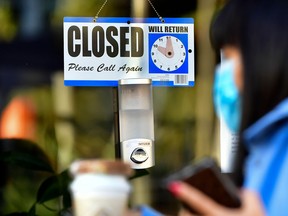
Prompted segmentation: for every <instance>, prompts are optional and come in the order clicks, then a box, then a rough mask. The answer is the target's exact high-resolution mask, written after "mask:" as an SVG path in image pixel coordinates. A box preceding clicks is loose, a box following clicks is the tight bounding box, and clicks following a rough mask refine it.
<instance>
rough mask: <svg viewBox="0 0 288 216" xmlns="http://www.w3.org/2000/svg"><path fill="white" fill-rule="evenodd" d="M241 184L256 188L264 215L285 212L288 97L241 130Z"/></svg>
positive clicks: (276, 215)
mask: <svg viewBox="0 0 288 216" xmlns="http://www.w3.org/2000/svg"><path fill="white" fill-rule="evenodd" d="M243 138H244V141H245V144H246V146H247V148H248V150H249V156H248V158H247V160H246V164H245V180H244V187H245V188H248V189H251V190H254V191H257V192H258V193H259V194H260V196H261V198H262V201H263V204H264V207H265V210H266V214H267V215H268V216H287V215H288V99H286V100H284V101H282V102H281V103H280V104H279V105H278V106H276V107H275V109H273V110H272V111H270V112H269V113H268V114H266V115H265V116H264V117H262V118H261V119H259V120H258V121H257V122H256V123H254V124H253V125H252V126H251V127H249V128H248V129H247V130H245V131H244V134H243Z"/></svg>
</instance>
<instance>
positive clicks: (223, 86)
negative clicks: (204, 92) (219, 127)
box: [213, 59, 241, 132]
mask: <svg viewBox="0 0 288 216" xmlns="http://www.w3.org/2000/svg"><path fill="white" fill-rule="evenodd" d="M233 71H234V61H233V60H232V59H230V60H224V61H222V63H221V64H220V65H218V66H217V67H216V74H215V80H214V95H213V96H214V106H215V109H216V113H217V115H218V117H222V118H223V119H224V121H225V123H226V125H227V126H228V128H229V129H230V130H231V131H232V132H238V131H239V127H240V119H241V96H240V94H239V91H238V89H237V87H236V85H235V82H234V78H233Z"/></svg>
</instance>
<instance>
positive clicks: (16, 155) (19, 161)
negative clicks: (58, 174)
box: [0, 152, 54, 173]
mask: <svg viewBox="0 0 288 216" xmlns="http://www.w3.org/2000/svg"><path fill="white" fill-rule="evenodd" d="M0 161H3V162H4V163H7V164H11V165H16V166H19V167H22V168H25V169H29V170H35V171H46V172H51V173H54V170H53V168H52V166H51V165H50V163H48V162H47V161H46V160H42V159H40V158H38V157H37V156H35V155H32V154H27V153H22V152H3V153H0Z"/></svg>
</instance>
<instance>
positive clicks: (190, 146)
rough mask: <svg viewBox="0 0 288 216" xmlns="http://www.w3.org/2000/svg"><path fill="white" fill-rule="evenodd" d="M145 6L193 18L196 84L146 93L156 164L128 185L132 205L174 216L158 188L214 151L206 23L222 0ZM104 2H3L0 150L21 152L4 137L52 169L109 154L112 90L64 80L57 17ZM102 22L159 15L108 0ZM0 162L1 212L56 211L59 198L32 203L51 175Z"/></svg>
mask: <svg viewBox="0 0 288 216" xmlns="http://www.w3.org/2000/svg"><path fill="white" fill-rule="evenodd" d="M151 2H152V3H153V5H154V7H155V8H156V10H157V12H158V13H159V14H160V15H161V16H162V17H164V18H165V17H192V18H194V21H195V49H196V50H195V58H196V61H195V86H194V87H175V88H171V87H170V88H168V87H154V88H153V99H154V119H155V158H156V166H155V167H153V168H151V169H149V175H146V176H143V177H139V178H136V179H133V180H131V184H132V185H133V191H132V193H131V207H134V206H138V205H140V204H147V205H150V206H152V207H153V208H155V209H157V210H159V211H161V212H163V213H166V214H171V215H173V214H174V215H175V214H176V212H177V210H178V208H179V205H178V203H177V202H176V200H175V199H174V198H173V197H172V195H171V194H170V193H169V192H167V191H166V190H165V189H163V187H162V185H161V181H162V180H163V178H165V176H167V175H168V174H169V173H171V172H173V171H174V170H177V169H179V168H180V167H182V166H184V165H186V164H187V163H189V162H190V161H192V160H195V159H197V158H200V157H203V156H206V155H212V156H214V157H216V158H219V155H220V152H219V131H218V123H217V119H216V117H215V113H214V109H213V103H212V84H213V76H214V75H213V72H214V67H215V64H216V63H217V59H218V56H217V55H216V54H215V53H214V52H213V50H212V49H211V46H210V41H209V26H210V22H211V19H212V17H213V15H214V14H215V12H217V10H218V9H219V8H220V7H221V5H223V4H224V3H225V1H224V0H177V1H176V0H151ZM103 3H104V0H85V1H83V0H0V138H1V140H2V142H1V146H0V148H1V151H2V152H4V150H3V149H7V145H8V149H10V150H11V152H13V151H14V149H13V148H19V146H18V147H17V145H14V144H13V142H12V144H11V142H8V143H7V142H4V141H7V139H12V141H13V139H16V140H17V139H24V140H29V141H31V142H32V143H30V144H31V145H32V146H34V145H35V146H36V147H35V148H37V149H38V150H39V151H41V152H42V153H43V154H44V155H45V157H46V156H47V160H48V161H49V162H50V163H51V166H52V168H53V170H54V172H56V173H60V172H62V171H63V170H65V169H67V168H68V167H69V164H70V163H71V162H72V161H73V160H75V159H79V158H114V132H113V130H114V128H113V91H112V88H109V87H65V86H64V84H63V29H62V27H63V18H64V17H65V16H89V17H93V16H95V15H96V13H97V12H98V11H99V9H100V8H101V5H102V4H103ZM99 16H100V17H101V16H103V17H105V16H109V17H123V16H125V17H129V16H132V17H157V14H156V13H155V11H154V10H153V8H152V7H151V5H150V4H149V2H148V0H108V1H107V4H106V5H105V7H104V8H103V10H102V11H101V13H100V14H99ZM3 140H4V141H3ZM2 143H3V145H2ZM20 145H21V144H20ZM11 146H13V148H12V147H11ZM38 150H37V151H38ZM35 154H38V153H35ZM7 160H8V159H7ZM7 160H6V162H7ZM3 161H4V162H3ZM0 166H1V170H2V171H3V173H4V174H3V175H1V191H0V192H1V195H0V196H1V197H0V204H1V209H0V210H1V213H2V214H3V215H5V214H8V213H11V212H27V211H30V213H31V212H32V213H33V211H34V213H35V212H36V213H37V214H38V215H59V214H58V213H56V212H57V209H59V208H61V205H62V204H59V200H52V201H50V202H49V203H42V204H41V205H40V204H39V203H38V204H39V205H38V204H37V206H36V205H35V199H36V197H37V196H36V195H37V193H38V195H39V191H38V188H39V186H40V185H41V183H43V178H44V177H49V175H50V174H47V173H45V172H43V171H40V172H35V171H27V169H23V168H18V167H17V166H15V164H14V166H13V165H9V166H8V165H6V163H5V160H2V162H0ZM60 199H61V197H60ZM31 206H34V207H35V206H36V207H35V208H31ZM32 213H31V215H32ZM23 215H25V214H24V213H23Z"/></svg>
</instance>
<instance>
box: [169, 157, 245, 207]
mask: <svg viewBox="0 0 288 216" xmlns="http://www.w3.org/2000/svg"><path fill="white" fill-rule="evenodd" d="M175 180H178V181H179V180H180V181H184V182H186V183H188V184H190V185H192V186H193V187H195V188H197V189H198V190H200V191H202V192H203V193H204V194H206V195H207V196H209V197H211V198H212V199H214V200H215V201H216V202H217V203H219V204H220V205H223V206H226V207H228V208H239V207H240V206H241V200H240V197H239V194H238V189H237V187H236V186H235V185H234V184H233V182H232V181H231V180H230V179H229V178H228V177H227V176H225V175H224V174H222V173H221V170H220V167H219V166H218V164H217V163H216V161H215V160H214V159H212V158H204V159H202V160H201V161H199V162H197V163H193V164H190V165H188V166H186V167H184V168H182V169H181V170H179V171H177V172H176V173H174V174H172V175H170V176H169V177H168V178H167V182H171V181H175ZM183 206H184V207H185V208H187V209H189V210H190V211H191V212H192V213H197V212H196V211H195V210H194V209H191V208H190V207H189V206H188V205H186V204H185V203H183Z"/></svg>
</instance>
